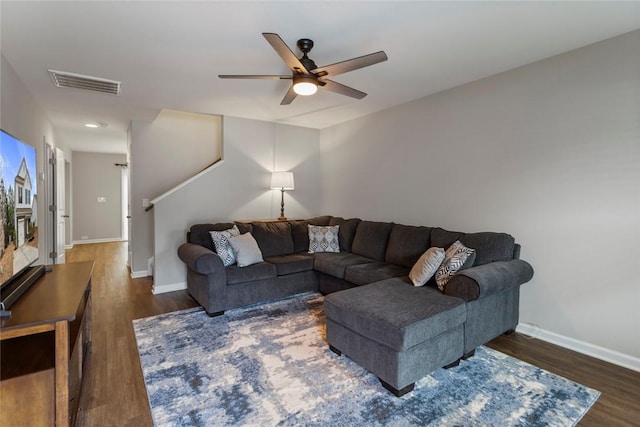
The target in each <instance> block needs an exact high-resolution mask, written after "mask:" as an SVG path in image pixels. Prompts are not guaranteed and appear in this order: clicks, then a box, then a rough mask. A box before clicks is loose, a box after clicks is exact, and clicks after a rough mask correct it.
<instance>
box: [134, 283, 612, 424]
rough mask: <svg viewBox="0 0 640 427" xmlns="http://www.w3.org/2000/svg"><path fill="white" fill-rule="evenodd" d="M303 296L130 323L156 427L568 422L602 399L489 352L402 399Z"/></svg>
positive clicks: (315, 302) (312, 299) (314, 300)
mask: <svg viewBox="0 0 640 427" xmlns="http://www.w3.org/2000/svg"><path fill="white" fill-rule="evenodd" d="M322 301H323V298H322V296H320V295H318V294H305V295H302V296H298V297H295V298H290V299H286V300H281V301H278V302H275V303H270V304H264V305H256V306H252V307H248V308H243V309H237V310H231V311H229V312H227V313H225V315H224V316H221V317H217V318H209V317H208V316H207V315H206V314H205V312H204V311H203V310H202V309H199V308H198V309H190V310H184V311H179V312H175V313H168V314H164V315H160V316H154V317H149V318H145V319H138V320H135V321H134V322H133V324H134V330H135V334H136V339H137V342H138V351H139V354H140V361H141V364H142V370H143V373H144V378H145V383H146V386H147V392H148V395H149V402H150V405H151V413H152V415H153V420H154V423H155V424H156V425H158V426H382V425H385V426H573V425H575V424H576V423H577V422H578V421H579V420H580V418H582V416H583V415H584V414H585V413H586V412H587V411H588V410H589V408H590V407H591V405H593V403H594V402H595V401H596V399H597V398H598V396H599V395H600V393H599V392H598V391H595V390H592V389H589V388H586V387H584V386H582V385H580V384H576V383H574V382H572V381H569V380H567V379H565V378H562V377H559V376H557V375H554V374H551V373H549V372H547V371H544V370H542V369H538V368H536V367H534V366H532V365H529V364H527V363H524V362H522V361H520V360H517V359H515V358H513V357H510V356H507V355H504V354H502V353H499V352H496V351H494V350H491V349H489V348H486V347H480V348H478V349H477V350H476V355H475V356H474V357H472V358H470V359H468V360H466V361H463V362H462V363H461V364H460V365H459V366H458V367H455V368H451V369H448V370H445V369H439V370H437V371H435V372H433V373H432V374H431V375H429V376H427V377H425V378H423V379H422V380H420V381H419V382H417V383H416V388H415V390H414V391H413V392H412V393H409V394H407V395H405V396H403V397H402V398H397V397H395V396H393V395H392V394H390V393H389V392H388V391H386V390H385V389H384V388H382V386H381V385H380V383H379V381H378V379H377V378H376V377H375V376H373V375H372V374H370V373H368V372H367V371H366V370H364V369H363V368H361V367H360V366H358V365H357V364H355V363H354V362H352V361H351V360H350V359H349V358H348V357H345V356H342V357H339V356H337V355H335V354H334V353H332V352H331V351H330V350H329V348H328V345H327V343H326V342H325V329H324V312H323V306H322Z"/></svg>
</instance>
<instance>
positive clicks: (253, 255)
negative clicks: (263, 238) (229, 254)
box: [229, 233, 263, 267]
mask: <svg viewBox="0 0 640 427" xmlns="http://www.w3.org/2000/svg"><path fill="white" fill-rule="evenodd" d="M229 243H230V244H231V248H233V253H234V254H235V256H236V261H237V263H238V267H246V266H248V265H251V264H256V263H259V262H262V261H263V259H262V252H261V251H260V247H259V246H258V242H256V239H254V238H253V236H252V235H251V233H244V234H241V235H239V236H235V237H232V238H230V239H229Z"/></svg>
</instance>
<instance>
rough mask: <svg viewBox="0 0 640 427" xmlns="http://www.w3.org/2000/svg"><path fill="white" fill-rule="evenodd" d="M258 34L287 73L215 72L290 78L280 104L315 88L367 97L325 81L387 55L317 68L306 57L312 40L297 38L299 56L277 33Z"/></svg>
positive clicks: (279, 78) (375, 62) (348, 88)
mask: <svg viewBox="0 0 640 427" xmlns="http://www.w3.org/2000/svg"><path fill="white" fill-rule="evenodd" d="M262 35H263V36H264V38H265V39H267V41H268V42H269V44H270V45H271V46H272V47H273V48H274V49H275V51H276V52H277V53H278V55H280V58H282V60H283V61H284V62H285V64H287V67H289V68H290V69H291V74H290V75H289V74H287V75H260V74H252V75H229V74H221V75H218V77H220V78H221V79H263V80H292V85H291V87H290V88H289V90H288V91H287V93H286V95H285V96H284V98H282V102H280V105H288V104H291V102H293V100H294V99H295V97H296V96H297V95H313V94H314V93H316V91H317V90H318V87H321V88H323V89H326V90H329V91H331V92H335V93H339V94H341V95H346V96H350V97H352V98H357V99H362V98H364V97H365V96H367V94H366V93H364V92H361V91H359V90H357V89H354V88H352V87H349V86H345V85H343V84H340V83H338V82H334V81H333V80H329V79H328V78H327V77H329V76H330V77H333V76H337V75H338V74H342V73H346V72H348V71H353V70H357V69H359V68H364V67H368V66H369V65H373V64H377V63H378V62H384V61H386V60H387V54H386V53H384V52H383V51H380V52H376V53H371V54H369V55H364V56H359V57H357V58H352V59H347V60H346V61H342V62H336V63H335V64H331V65H325V66H324V67H318V66H316V63H315V62H313V60H312V59H311V58H309V57H308V56H307V53H309V51H310V50H311V49H312V48H313V40H311V39H300V40H298V43H297V45H298V48H299V49H300V51H301V52H302V57H301V58H298V57H297V56H296V55H295V54H294V53H293V52H292V51H291V49H289V47H288V46H287V45H286V43H285V42H284V41H283V40H282V39H281V38H280V36H279V35H277V34H275V33H262Z"/></svg>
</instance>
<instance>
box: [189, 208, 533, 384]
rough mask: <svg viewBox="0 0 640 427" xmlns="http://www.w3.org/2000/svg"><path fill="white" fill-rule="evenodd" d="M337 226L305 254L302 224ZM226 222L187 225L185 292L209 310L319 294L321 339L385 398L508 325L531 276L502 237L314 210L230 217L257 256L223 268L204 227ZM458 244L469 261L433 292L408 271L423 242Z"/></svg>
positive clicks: (515, 319) (517, 251)
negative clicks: (288, 215) (325, 246)
mask: <svg viewBox="0 0 640 427" xmlns="http://www.w3.org/2000/svg"><path fill="white" fill-rule="evenodd" d="M310 224H312V225H322V226H325V225H338V226H339V245H340V252H338V253H314V254H310V253H308V249H309V234H308V226H309V225H310ZM233 225H234V223H217V224H196V225H193V226H192V227H191V228H190V231H189V232H188V233H187V243H184V244H182V245H181V246H180V248H179V249H178V255H179V257H180V259H181V260H182V261H183V262H184V263H185V264H186V265H187V289H188V292H189V293H190V294H191V296H193V298H194V299H195V300H196V301H197V302H198V303H199V304H201V305H202V306H203V307H204V309H205V310H206V312H207V314H209V315H210V316H214V315H220V314H223V313H224V311H225V310H229V309H232V308H236V307H241V306H245V305H249V304H254V303H259V302H266V301H271V300H275V299H279V298H283V297H287V296H291V295H295V294H298V293H302V292H308V291H320V292H321V293H323V294H325V301H324V304H325V313H326V317H327V340H328V342H329V345H330V348H331V349H332V350H333V351H334V352H336V353H337V354H342V353H344V354H346V355H347V356H348V357H350V358H351V359H352V360H354V361H356V362H357V363H359V364H360V365H362V366H363V367H365V368H367V369H368V370H369V371H371V372H373V373H374V374H376V375H377V376H378V377H379V379H380V381H381V383H382V384H383V385H384V386H385V387H386V388H387V389H389V390H390V391H391V392H393V393H394V394H396V395H398V396H401V395H402V394H405V393H407V392H409V391H411V390H412V389H413V386H414V383H415V381H416V380H418V379H420V378H422V377H423V376H425V375H427V374H429V373H430V372H432V371H433V370H435V369H437V368H439V367H443V366H452V365H454V364H456V363H458V362H459V361H460V359H463V358H467V357H470V356H472V355H473V353H474V350H475V348H476V347H477V346H479V345H482V344H484V343H486V342H487V341H490V340H491V339H493V338H495V337H496V336H498V335H500V334H502V333H505V332H509V331H513V330H514V329H515V327H516V325H517V323H518V305H519V295H520V285H521V284H523V283H526V282H528V281H529V280H530V279H531V278H532V277H533V269H532V268H531V266H530V265H529V264H528V263H527V262H525V261H522V260H520V259H519V254H520V246H519V245H518V244H517V243H515V240H514V238H513V237H512V236H510V235H508V234H505V233H493V232H481V233H463V232H454V231H448V230H445V229H442V228H437V227H423V226H410V225H402V224H395V223H391V222H374V221H362V220H360V219H357V218H353V219H343V218H339V217H332V216H320V217H316V218H311V219H308V220H295V221H294V220H292V221H280V222H260V221H256V222H252V223H236V225H237V226H238V229H239V231H240V232H241V233H251V235H252V236H253V237H254V238H255V240H256V242H257V244H258V246H259V248H260V251H261V252H262V256H263V258H264V261H263V262H258V263H256V264H253V265H249V266H247V267H238V266H237V265H231V266H228V267H225V266H224V265H223V262H222V259H221V258H220V257H219V256H218V255H216V253H215V247H214V245H213V242H212V239H211V235H210V231H212V230H213V231H222V230H227V229H229V228H231V227H232V226H233ZM455 241H460V242H462V243H463V244H464V245H465V246H467V247H469V248H473V249H474V250H475V254H474V255H475V259H474V260H472V264H471V265H470V266H468V268H465V269H463V270H461V271H459V272H458V273H457V274H455V275H454V276H453V277H452V278H451V279H450V280H449V281H448V282H447V284H446V286H445V287H444V290H443V291H440V290H439V289H438V288H437V287H436V286H435V283H434V281H433V279H431V281H429V282H428V283H427V284H426V285H425V286H423V287H415V286H413V285H412V283H411V281H410V280H409V278H408V277H407V276H408V274H409V272H410V270H411V268H412V266H413V265H414V264H415V263H416V261H417V260H418V259H419V257H420V256H421V255H422V254H423V253H424V252H425V251H426V250H427V249H428V248H430V247H440V248H444V249H446V248H448V247H449V246H450V245H451V244H452V243H453V242H455Z"/></svg>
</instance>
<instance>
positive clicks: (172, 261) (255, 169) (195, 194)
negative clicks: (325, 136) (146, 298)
mask: <svg viewBox="0 0 640 427" xmlns="http://www.w3.org/2000/svg"><path fill="white" fill-rule="evenodd" d="M223 129H224V161H223V162H222V163H220V164H219V165H217V166H216V167H214V168H213V169H212V170H211V171H209V172H208V173H206V174H204V175H203V176H201V177H200V178H199V179H197V180H195V181H193V182H191V183H189V184H187V185H186V186H185V187H183V188H181V189H180V190H178V191H177V192H175V193H173V194H171V195H169V196H168V197H166V198H165V199H162V200H161V201H159V202H158V203H157V204H156V205H155V208H154V217H155V220H154V223H155V271H154V292H156V293H157V292H166V291H169V290H175V289H183V288H185V287H186V269H185V266H184V264H183V263H182V262H181V261H180V260H179V258H178V256H177V251H178V247H179V246H180V245H181V244H182V243H184V242H185V237H186V232H187V231H188V229H189V227H190V226H191V225H193V224H197V223H207V222H225V221H230V220H231V221H232V220H240V219H263V218H276V217H278V216H279V214H280V192H279V191H275V190H270V189H269V186H270V181H271V172H272V171H273V170H291V171H293V173H294V179H295V185H296V189H295V190H293V191H291V192H287V193H286V195H285V209H286V214H287V217H290V218H307V217H310V216H313V215H317V214H318V212H319V210H320V202H321V200H320V197H318V196H319V194H320V193H321V191H320V183H319V180H318V177H319V169H318V163H317V159H318V150H319V131H317V130H314V129H306V128H301V127H295V126H287V125H279V124H275V123H269V122H262V121H256V120H248V119H239V118H234V117H225V118H224V126H223Z"/></svg>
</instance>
